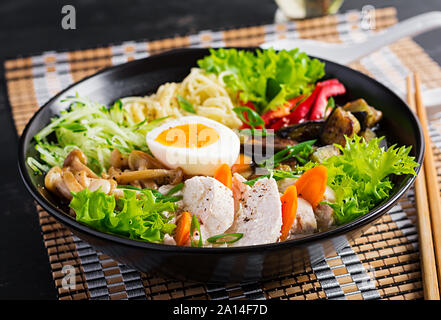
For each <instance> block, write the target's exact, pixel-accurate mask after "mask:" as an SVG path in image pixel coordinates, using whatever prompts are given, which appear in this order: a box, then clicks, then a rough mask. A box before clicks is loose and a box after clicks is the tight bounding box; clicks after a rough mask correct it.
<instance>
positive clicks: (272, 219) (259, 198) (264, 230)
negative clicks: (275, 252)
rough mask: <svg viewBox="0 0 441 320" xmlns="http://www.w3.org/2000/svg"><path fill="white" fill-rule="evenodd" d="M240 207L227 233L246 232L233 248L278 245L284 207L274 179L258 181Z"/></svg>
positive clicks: (245, 193) (245, 194)
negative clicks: (275, 243) (274, 243)
mask: <svg viewBox="0 0 441 320" xmlns="http://www.w3.org/2000/svg"><path fill="white" fill-rule="evenodd" d="M240 198H241V200H240V204H241V206H240V208H239V210H238V211H237V212H236V216H235V219H234V223H233V225H232V226H231V228H230V229H229V230H228V231H227V233H236V232H237V233H243V237H242V238H241V239H240V240H238V241H236V242H234V243H232V244H231V246H248V245H257V244H265V243H272V242H277V240H278V239H279V237H280V230H281V228H282V204H281V202H280V195H279V190H278V189H277V184H276V181H275V180H274V179H273V178H270V179H268V178H262V179H259V180H257V182H256V183H255V184H254V185H253V187H252V188H249V189H247V190H246V191H245V192H244V194H243V195H242V196H241V197H240Z"/></svg>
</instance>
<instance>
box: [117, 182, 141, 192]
mask: <svg viewBox="0 0 441 320" xmlns="http://www.w3.org/2000/svg"><path fill="white" fill-rule="evenodd" d="M116 188H117V189H131V190H136V191H141V190H142V189H141V188H138V187H135V186H131V185H128V184H120V185H118V186H116Z"/></svg>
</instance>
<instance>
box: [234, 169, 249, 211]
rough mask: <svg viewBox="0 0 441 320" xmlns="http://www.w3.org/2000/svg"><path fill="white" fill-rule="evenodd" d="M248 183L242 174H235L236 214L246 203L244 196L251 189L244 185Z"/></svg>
mask: <svg viewBox="0 0 441 320" xmlns="http://www.w3.org/2000/svg"><path fill="white" fill-rule="evenodd" d="M245 181H247V180H246V179H245V178H244V177H242V176H241V175H240V174H238V173H235V174H233V179H232V189H233V198H234V212H238V211H239V209H240V207H241V206H242V203H243V201H244V195H245V194H246V193H247V192H248V191H249V190H250V189H251V187H250V186H249V185H246V184H244V182H245Z"/></svg>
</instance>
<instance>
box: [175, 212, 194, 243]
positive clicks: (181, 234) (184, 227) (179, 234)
mask: <svg viewBox="0 0 441 320" xmlns="http://www.w3.org/2000/svg"><path fill="white" fill-rule="evenodd" d="M191 218H192V217H191V214H190V212H187V211H184V212H182V213H181V216H180V217H179V219H178V222H177V223H176V229H175V236H174V239H175V241H176V245H178V246H184V245H185V244H186V243H187V242H188V240H189V239H190V227H191Z"/></svg>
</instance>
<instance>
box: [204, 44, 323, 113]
mask: <svg viewBox="0 0 441 320" xmlns="http://www.w3.org/2000/svg"><path fill="white" fill-rule="evenodd" d="M198 65H199V67H200V68H202V69H203V70H205V72H207V73H214V74H216V75H222V79H223V81H224V83H225V85H226V87H227V88H228V90H229V91H230V95H231V96H232V97H235V96H236V95H237V94H239V95H240V100H241V101H242V102H243V103H247V102H248V101H251V102H252V103H253V104H254V105H255V107H256V110H257V111H258V113H259V114H263V113H265V112H266V111H268V110H270V109H273V108H276V107H278V106H281V105H283V104H285V103H286V102H287V100H289V99H291V98H293V97H296V96H298V95H301V94H304V93H309V92H311V91H312V89H313V87H314V83H315V82H316V81H317V80H318V79H320V78H321V77H323V76H324V74H325V70H324V63H322V62H320V61H319V60H317V59H311V58H309V57H308V56H307V55H306V53H304V52H300V51H299V50H298V49H294V50H290V51H287V50H281V51H279V52H276V51H275V50H274V49H266V50H257V51H256V53H253V52H251V51H246V50H237V49H223V48H221V49H211V50H210V55H209V56H206V57H204V58H203V59H200V60H198Z"/></svg>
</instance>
